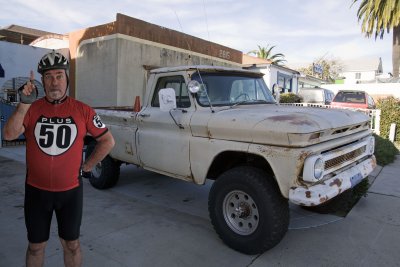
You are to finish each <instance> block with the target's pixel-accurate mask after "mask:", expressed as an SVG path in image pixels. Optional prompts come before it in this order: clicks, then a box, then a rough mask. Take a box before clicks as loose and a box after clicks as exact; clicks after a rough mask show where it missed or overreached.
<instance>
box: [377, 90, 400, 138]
mask: <svg viewBox="0 0 400 267" xmlns="http://www.w3.org/2000/svg"><path fill="white" fill-rule="evenodd" d="M376 107H377V109H380V110H381V123H380V136H381V137H383V138H386V139H388V138H389V131H390V125H391V124H392V123H395V124H396V134H395V142H399V141H400V99H398V98H394V97H392V96H391V97H387V98H383V99H379V100H378V102H377V104H376Z"/></svg>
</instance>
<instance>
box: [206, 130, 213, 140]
mask: <svg viewBox="0 0 400 267" xmlns="http://www.w3.org/2000/svg"><path fill="white" fill-rule="evenodd" d="M207 135H208V138H212V134H211V132H210V129H208V130H207Z"/></svg>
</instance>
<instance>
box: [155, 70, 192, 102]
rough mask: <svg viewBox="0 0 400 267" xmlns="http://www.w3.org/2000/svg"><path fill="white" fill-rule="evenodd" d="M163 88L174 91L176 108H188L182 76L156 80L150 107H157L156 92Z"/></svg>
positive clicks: (188, 99)
mask: <svg viewBox="0 0 400 267" xmlns="http://www.w3.org/2000/svg"><path fill="white" fill-rule="evenodd" d="M164 88H172V89H174V90H175V96H176V106H177V107H178V108H188V107H190V98H189V94H188V90H187V88H186V83H185V79H183V77H182V76H169V77H161V78H159V79H158V82H157V86H156V90H155V91H154V95H153V99H152V101H151V106H152V107H159V106H160V102H159V99H158V92H159V91H160V90H161V89H164Z"/></svg>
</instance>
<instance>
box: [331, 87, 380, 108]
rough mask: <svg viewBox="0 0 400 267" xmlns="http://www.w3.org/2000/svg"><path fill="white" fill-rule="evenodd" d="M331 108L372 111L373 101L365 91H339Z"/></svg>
mask: <svg viewBox="0 0 400 267" xmlns="http://www.w3.org/2000/svg"><path fill="white" fill-rule="evenodd" d="M331 106H335V107H345V108H362V109H374V108H375V101H374V99H373V98H372V97H371V96H370V95H368V93H367V92H365V91H358V90H339V91H338V92H337V94H336V95H335V97H334V98H333V101H332V103H331Z"/></svg>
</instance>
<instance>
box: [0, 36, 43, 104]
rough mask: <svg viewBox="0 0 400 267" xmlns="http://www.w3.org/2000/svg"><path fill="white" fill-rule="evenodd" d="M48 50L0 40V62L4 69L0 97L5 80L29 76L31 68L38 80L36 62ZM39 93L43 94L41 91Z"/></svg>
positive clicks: (0, 79) (0, 82) (0, 81)
mask: <svg viewBox="0 0 400 267" xmlns="http://www.w3.org/2000/svg"><path fill="white" fill-rule="evenodd" d="M48 51H49V49H44V48H37V47H32V46H28V45H20V44H15V43H9V42H0V64H1V66H2V67H3V69H4V78H1V77H0V88H1V89H0V97H1V98H3V94H4V92H3V85H4V84H5V82H7V81H8V80H11V79H12V78H16V77H27V78H29V74H30V71H31V70H33V71H34V74H35V80H37V81H39V82H40V74H39V73H37V71H36V70H37V64H38V62H39V60H40V59H41V58H42V56H43V55H44V54H45V53H46V52H48ZM10 89H11V88H10ZM39 93H40V95H43V92H39Z"/></svg>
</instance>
